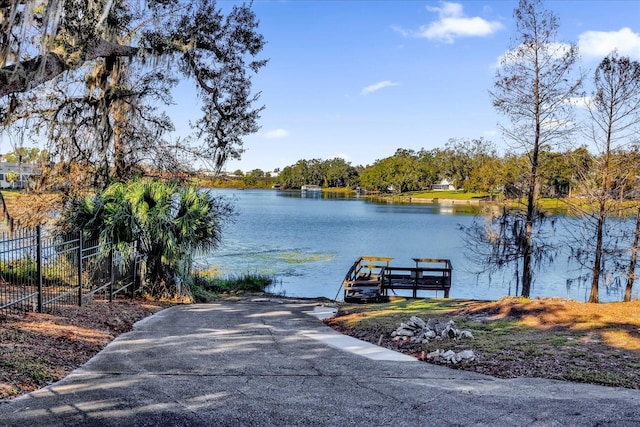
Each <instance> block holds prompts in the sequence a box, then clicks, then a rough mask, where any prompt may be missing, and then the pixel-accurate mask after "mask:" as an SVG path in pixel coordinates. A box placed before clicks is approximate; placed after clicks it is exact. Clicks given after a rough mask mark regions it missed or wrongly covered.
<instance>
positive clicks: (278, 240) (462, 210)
mask: <svg viewBox="0 0 640 427" xmlns="http://www.w3.org/2000/svg"><path fill="white" fill-rule="evenodd" d="M214 193H216V194H220V195H224V196H226V197H230V198H231V199H232V200H234V204H235V206H236V208H237V210H238V216H237V218H236V221H235V222H233V223H231V224H229V225H228V226H227V228H226V229H225V234H224V244H223V246H222V247H221V248H219V249H218V250H216V251H215V252H214V253H213V254H211V255H210V256H207V257H204V258H201V259H200V261H201V262H203V263H206V264H208V265H213V266H217V267H218V268H219V270H220V271H221V273H222V274H242V273H260V274H268V275H273V276H274V277H275V279H276V285H274V286H273V289H272V290H273V291H276V292H281V293H284V294H285V295H287V296H298V297H316V296H324V297H328V298H335V297H336V294H337V293H338V291H339V288H340V284H341V282H342V279H343V277H344V275H345V273H346V272H347V270H348V269H349V267H350V266H351V265H352V264H353V262H354V261H355V259H356V258H358V257H359V256H364V255H369V256H385V257H393V258H394V260H393V261H392V263H391V264H392V265H396V266H411V265H412V264H413V261H412V260H411V258H448V259H450V260H451V262H452V264H453V268H454V270H453V284H452V287H451V297H452V298H476V299H497V298H500V297H502V296H505V295H514V294H516V290H515V284H514V283H515V281H514V280H512V279H511V275H512V274H511V272H509V274H508V275H507V276H506V277H504V276H503V277H497V276H493V277H492V278H491V279H489V278H488V277H487V276H480V277H478V276H476V275H475V274H473V272H472V271H473V269H476V268H477V267H476V266H474V265H472V264H470V263H469V262H468V260H467V259H466V258H465V256H464V243H463V240H462V235H461V232H460V231H459V230H458V226H459V225H460V224H462V225H468V224H470V223H471V222H472V221H473V219H474V213H473V211H472V210H470V208H469V207H457V206H455V207H454V206H442V205H407V204H381V203H373V202H369V201H366V200H364V199H358V198H335V199H326V198H321V197H319V195H316V196H307V197H305V196H304V195H303V194H301V193H300V192H283V191H272V190H214ZM557 259H562V260H565V261H557V262H556V264H555V265H553V266H552V267H550V268H546V269H545V270H544V271H543V272H541V273H538V274H537V275H536V281H535V283H534V286H533V290H532V293H531V296H532V297H538V296H558V297H568V298H573V299H577V300H581V301H584V300H585V299H586V297H587V296H588V289H586V286H584V285H582V286H581V285H578V284H573V285H571V286H570V287H568V286H567V279H568V278H574V277H577V276H578V275H579V274H578V272H576V271H575V269H574V267H570V266H568V265H566V259H567V257H566V256H562V255H561V256H559V257H558V258H557ZM422 295H424V296H432V295H435V294H434V292H424V293H423V294H422ZM439 296H442V295H441V294H440V295H439ZM600 296H601V299H602V300H603V301H607V300H621V299H622V293H621V291H620V289H613V290H610V291H607V290H606V289H603V290H601V291H600ZM338 297H339V299H341V298H342V293H341V292H340V294H339V295H338Z"/></svg>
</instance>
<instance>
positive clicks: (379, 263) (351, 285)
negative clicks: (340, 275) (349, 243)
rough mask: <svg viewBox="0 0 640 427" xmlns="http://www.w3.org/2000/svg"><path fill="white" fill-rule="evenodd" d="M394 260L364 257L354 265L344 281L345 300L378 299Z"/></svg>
mask: <svg viewBox="0 0 640 427" xmlns="http://www.w3.org/2000/svg"><path fill="white" fill-rule="evenodd" d="M392 259H393V258H387V257H373V256H362V257H360V258H358V259H357V260H356V262H354V263H353V265H352V266H351V268H350V269H349V271H348V272H347V274H346V275H345V277H344V280H343V281H342V285H343V286H344V300H345V301H349V300H350V299H354V300H356V299H357V300H361V299H377V298H378V297H379V296H380V295H381V293H382V289H381V284H382V282H383V281H384V275H385V271H386V268H388V267H389V262H390V261H391V260H392Z"/></svg>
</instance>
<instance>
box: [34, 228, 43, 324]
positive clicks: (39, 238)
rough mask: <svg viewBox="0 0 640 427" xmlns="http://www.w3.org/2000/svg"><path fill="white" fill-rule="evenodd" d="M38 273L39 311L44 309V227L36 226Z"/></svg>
mask: <svg viewBox="0 0 640 427" xmlns="http://www.w3.org/2000/svg"><path fill="white" fill-rule="evenodd" d="M36 274H37V275H38V313H42V311H43V300H44V298H43V295H42V292H43V289H42V229H41V226H40V225H38V226H36Z"/></svg>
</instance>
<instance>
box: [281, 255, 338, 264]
mask: <svg viewBox="0 0 640 427" xmlns="http://www.w3.org/2000/svg"><path fill="white" fill-rule="evenodd" d="M278 258H279V261H282V262H287V263H291V264H303V263H307V262H317V261H331V260H332V259H333V258H335V254H330V253H322V252H312V253H304V252H284V253H281V254H278Z"/></svg>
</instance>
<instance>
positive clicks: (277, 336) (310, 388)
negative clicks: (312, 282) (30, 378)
mask: <svg viewBox="0 0 640 427" xmlns="http://www.w3.org/2000/svg"><path fill="white" fill-rule="evenodd" d="M331 310H332V308H331V307H326V306H321V305H319V303H317V302H314V301H308V300H291V299H280V298H273V299H269V298H257V299H253V300H244V301H220V302H216V303H212V304H199V305H184V306H175V307H171V308H168V309H165V310H163V311H161V312H159V313H157V314H155V315H153V316H151V317H149V318H147V319H145V320H143V321H141V322H139V323H137V324H136V325H135V327H134V330H133V331H131V332H128V333H126V334H123V335H120V336H119V337H118V338H117V339H115V340H114V341H113V342H112V343H110V344H109V345H108V346H107V347H106V348H105V349H104V350H103V351H101V352H100V353H99V354H97V355H96V356H95V357H93V358H92V359H91V360H90V361H89V362H87V363H86V364H85V365H83V366H82V367H81V368H79V369H77V370H75V371H74V372H72V373H71V374H70V375H69V376H67V377H66V378H65V379H63V380H62V381H59V382H57V383H55V384H52V385H50V386H48V387H46V388H44V389H41V390H39V391H36V392H34V393H30V394H28V395H26V396H22V397H20V398H17V399H14V400H10V401H5V402H2V403H0V425H1V426H40V425H41V426H302V425H304V426H393V427H400V426H604V425H609V426H640V391H636V390H627V389H616V388H608V387H600V386H593V385H588V384H575V383H568V382H561V381H553V380H542V379H526V378H519V379H508V380H506V379H496V378H493V377H488V376H485V375H480V374H475V373H471V372H465V371H461V370H455V369H449V368H446V367H442V366H435V365H430V364H427V363H424V362H418V361H416V360H415V359H412V358H410V357H408V356H405V355H402V354H399V353H395V352H392V351H389V350H385V349H381V348H379V347H376V346H373V345H371V344H367V343H363V342H361V341H358V340H355V339H353V338H350V337H345V336H342V335H340V334H338V333H336V332H334V331H333V330H332V329H330V328H328V327H326V326H324V324H323V323H322V322H321V321H320V320H318V317H322V316H323V315H330V314H331ZM52 351H55V349H52Z"/></svg>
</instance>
